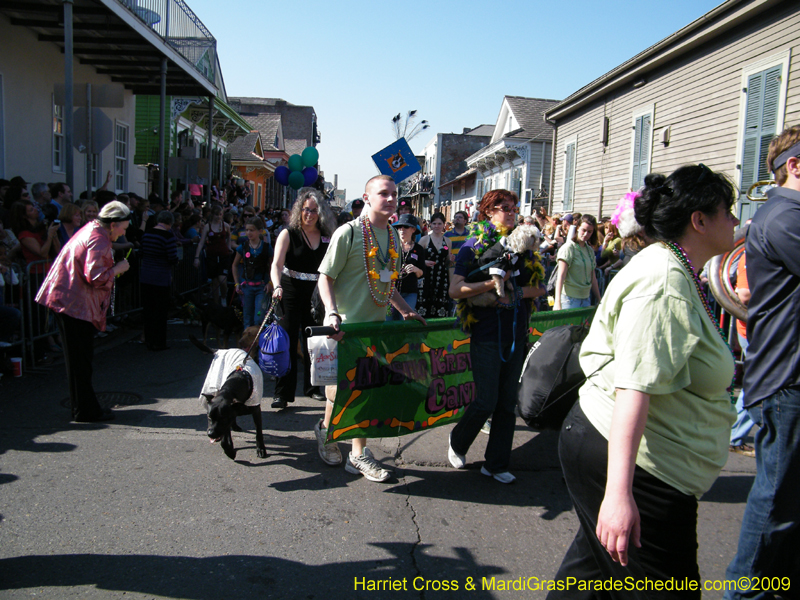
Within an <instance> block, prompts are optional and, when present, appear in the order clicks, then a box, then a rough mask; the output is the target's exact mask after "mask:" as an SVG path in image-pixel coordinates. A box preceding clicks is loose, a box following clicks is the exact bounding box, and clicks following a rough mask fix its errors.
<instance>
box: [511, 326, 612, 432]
mask: <svg viewBox="0 0 800 600" xmlns="http://www.w3.org/2000/svg"><path fill="white" fill-rule="evenodd" d="M588 333H589V327H588V326H587V325H561V326H559V327H553V328H551V329H548V330H547V331H545V332H544V334H542V337H540V338H539V339H538V341H537V342H536V343H535V344H534V345H533V347H532V348H531V349H530V351H529V352H528V356H527V357H526V358H525V363H524V364H523V366H522V374H521V375H520V379H519V381H520V387H519V397H518V409H519V414H520V416H521V417H522V419H523V420H524V421H525V422H526V423H527V424H528V426H530V427H532V428H533V429H536V430H539V431H542V430H545V429H555V430H557V429H559V428H560V427H561V424H562V423H563V422H564V418H565V417H566V416H567V413H568V412H569V411H570V409H571V408H572V406H573V405H574V404H575V402H576V401H577V400H578V390H579V389H580V387H581V385H582V384H583V382H584V381H586V379H587V377H586V376H585V375H584V374H583V370H582V369H581V365H580V363H579V362H578V355H579V354H580V350H581V344H582V343H583V340H584V339H585V338H586V336H587V335H588ZM609 362H610V361H609ZM606 364H608V363H606ZM603 366H605V365H603ZM601 368H602V367H601ZM596 372H597V371H595V373H596ZM592 375H594V373H592Z"/></svg>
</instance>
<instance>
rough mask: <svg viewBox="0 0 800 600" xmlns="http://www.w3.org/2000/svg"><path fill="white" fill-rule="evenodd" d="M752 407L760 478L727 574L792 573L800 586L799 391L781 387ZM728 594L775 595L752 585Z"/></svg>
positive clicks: (729, 598)
mask: <svg viewBox="0 0 800 600" xmlns="http://www.w3.org/2000/svg"><path fill="white" fill-rule="evenodd" d="M749 410H750V416H751V417H752V419H753V420H754V421H755V422H756V424H758V425H760V426H761V428H760V429H759V430H758V431H757V432H756V434H755V447H756V478H755V481H753V487H752V488H751V489H750V495H749V496H748V497H747V506H746V507H745V509H744V516H743V517H742V530H741V532H740V533H739V546H738V549H737V552H736V556H735V557H734V558H733V561H732V562H731V564H730V565H728V570H727V572H726V573H725V577H726V579H728V580H733V581H736V580H738V579H739V578H740V577H789V578H791V579H790V581H791V584H792V585H796V582H797V581H800V560H798V548H800V391H798V390H793V389H784V390H781V391H779V392H777V393H776V394H773V395H772V396H770V397H768V398H766V399H765V400H763V401H762V402H761V403H760V404H757V405H755V406H752V407H751V408H750V409H749ZM773 589H774V588H773ZM778 593H779V594H780V592H778ZM793 593H794V592H793ZM725 598H726V599H727V600H738V599H740V598H774V595H773V594H772V593H771V592H764V591H761V590H755V591H754V590H752V589H750V590H747V591H738V590H737V591H728V592H725Z"/></svg>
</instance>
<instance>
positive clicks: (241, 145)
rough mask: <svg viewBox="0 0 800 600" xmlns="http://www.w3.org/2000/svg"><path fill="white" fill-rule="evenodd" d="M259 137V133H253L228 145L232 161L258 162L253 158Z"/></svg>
mask: <svg viewBox="0 0 800 600" xmlns="http://www.w3.org/2000/svg"><path fill="white" fill-rule="evenodd" d="M258 137H259V133H258V131H251V132H250V133H248V134H247V135H245V136H242V137H238V138H236V139H235V140H234V141H232V142H231V143H230V144H228V154H230V155H231V160H258V158H256V157H255V156H253V152H254V151H255V149H256V142H257V141H258Z"/></svg>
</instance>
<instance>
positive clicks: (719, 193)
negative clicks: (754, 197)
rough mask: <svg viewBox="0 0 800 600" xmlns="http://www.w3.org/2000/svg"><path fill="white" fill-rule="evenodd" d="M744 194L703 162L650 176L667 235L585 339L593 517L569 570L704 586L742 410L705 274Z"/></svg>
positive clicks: (638, 208) (588, 508)
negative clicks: (712, 515)
mask: <svg viewBox="0 0 800 600" xmlns="http://www.w3.org/2000/svg"><path fill="white" fill-rule="evenodd" d="M733 202H734V187H733V186H732V185H731V183H730V182H729V181H728V180H727V179H726V178H725V176H724V175H721V174H719V173H714V172H712V171H711V170H710V169H708V168H707V167H705V166H703V165H696V166H687V167H682V168H680V169H678V170H677V171H675V172H674V173H672V174H671V175H670V176H669V177H664V176H663V175H648V176H647V177H646V178H645V188H644V189H643V190H642V193H641V196H640V197H639V198H637V199H636V200H635V203H634V210H635V215H636V220H637V221H638V222H639V223H640V224H641V225H642V226H643V227H644V233H645V235H646V236H647V238H648V239H652V240H654V241H655V242H654V243H653V244H651V245H650V246H648V247H647V248H645V249H643V250H642V251H641V252H639V253H638V254H637V255H636V256H635V257H634V258H633V259H632V260H631V262H630V263H629V264H628V265H627V266H626V268H625V269H623V270H622V271H620V272H619V274H618V275H617V276H616V277H615V278H614V280H613V281H612V282H611V283H610V284H609V286H608V289H607V290H606V294H605V296H604V297H603V300H602V302H601V303H600V306H599V307H598V309H597V314H596V315H595V317H594V321H593V323H592V327H591V330H590V332H589V335H588V337H587V338H586V340H585V341H584V342H583V346H582V348H581V354H580V361H581V367H582V368H583V371H584V372H585V373H587V374H593V375H591V376H590V377H589V378H588V380H587V382H586V383H585V384H584V385H583V387H582V388H581V390H580V400H579V402H577V403H576V404H575V406H574V407H573V409H572V411H571V412H570V414H569V415H568V416H567V418H566V419H565V421H564V425H563V427H562V429H561V436H560V439H559V456H560V458H561V465H562V468H563V471H564V478H565V481H566V483H567V488H568V489H569V493H570V496H571V498H572V501H573V504H574V505H575V511H576V513H577V515H578V519H579V521H580V530H579V531H578V533H577V535H576V536H575V540H574V541H573V543H572V546H571V547H570V548H569V550H568V551H567V554H566V556H565V557H564V560H563V562H562V564H561V568H560V569H559V571H558V573H557V575H556V578H557V579H561V580H563V579H566V578H567V577H575V578H576V579H577V580H578V581H589V580H592V581H598V580H601V579H602V580H609V579H619V580H620V581H621V580H623V579H624V578H625V577H632V578H633V579H635V580H637V581H643V580H645V579H646V578H647V579H649V580H668V579H671V580H673V581H675V582H676V584H678V583H680V585H679V586H678V587H677V588H676V591H674V592H664V593H663V594H659V595H658V597H659V598H678V597H680V598H700V595H701V592H700V586H699V579H700V574H699V570H698V566H697V500H698V498H700V496H702V495H703V494H704V493H705V492H706V491H707V490H708V489H709V488H710V487H711V485H712V484H713V482H714V480H715V479H716V478H717V476H718V474H719V471H720V469H721V468H722V466H723V465H724V464H725V462H726V460H727V458H728V443H729V437H730V427H731V423H733V419H734V416H735V411H734V410H733V407H732V405H731V396H730V393H729V391H728V388H729V386H730V385H731V378H732V377H733V372H734V363H733V357H732V355H731V351H730V348H729V347H728V345H727V343H726V341H725V339H724V335H723V333H722V331H721V330H720V328H719V325H718V323H717V322H716V320H715V319H714V316H713V313H712V312H711V310H710V309H709V307H708V302H707V300H706V298H705V295H704V294H703V291H702V288H701V286H700V282H699V279H698V275H699V272H700V270H701V269H702V268H703V265H704V264H705V263H706V262H707V261H708V260H709V259H710V258H711V257H713V256H715V255H717V254H721V253H723V252H726V251H729V250H731V249H732V248H733V231H734V228H735V227H736V225H737V224H738V221H737V219H736V217H734V216H733V215H732V214H731V206H732V204H733ZM686 581H690V582H695V583H693V584H691V585H696V586H697V590H696V591H687V584H686V583H683V582H686ZM605 594H606V596H607V597H609V598H626V599H628V598H645V597H652V594H651V592H650V591H641V592H635V591H619V592H614V591H608V592H605ZM549 597H550V598H556V597H564V598H572V597H574V590H573V591H572V592H564V593H560V592H553V593H551V594H550V596H549Z"/></svg>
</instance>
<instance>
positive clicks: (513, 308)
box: [447, 190, 545, 483]
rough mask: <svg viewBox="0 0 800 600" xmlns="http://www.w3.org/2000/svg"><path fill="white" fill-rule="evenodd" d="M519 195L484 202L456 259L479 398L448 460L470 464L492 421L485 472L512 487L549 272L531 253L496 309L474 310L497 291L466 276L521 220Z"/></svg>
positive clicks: (495, 195)
mask: <svg viewBox="0 0 800 600" xmlns="http://www.w3.org/2000/svg"><path fill="white" fill-rule="evenodd" d="M518 201H519V200H518V198H517V195H516V194H515V193H513V192H510V191H508V190H491V191H490V192H487V193H486V194H485V195H484V196H483V198H482V199H481V202H480V204H479V207H478V210H479V213H480V222H479V223H476V224H475V225H474V226H473V229H472V230H471V232H470V233H471V234H472V237H470V238H468V239H467V240H466V241H465V242H464V245H463V246H461V249H460V250H459V251H458V255H457V256H456V266H455V271H454V273H453V281H452V283H451V284H450V295H451V296H452V297H453V298H455V299H456V300H458V309H457V313H458V317H459V321H460V323H461V327H462V329H464V330H465V331H469V333H470V339H471V343H470V350H469V353H470V357H471V358H472V377H473V379H474V380H475V388H476V392H475V398H474V399H473V401H472V402H471V403H470V404H469V405H468V406H467V409H466V411H465V412H464V416H463V417H461V420H460V421H459V422H458V423H457V424H456V426H455V428H454V429H453V431H452V432H451V433H450V445H449V447H448V451H447V458H448V460H449V461H450V464H451V465H452V466H453V467H454V468H456V469H463V468H464V466H465V465H466V454H467V452H468V451H469V448H470V446H471V445H472V442H474V441H475V438H476V437H477V436H478V433H479V432H480V431H481V428H482V427H483V426H484V424H485V423H486V420H487V419H488V418H490V417H491V419H492V426H491V430H490V433H489V443H488V445H487V446H486V452H485V454H484V457H485V459H486V460H485V462H484V463H483V466H482V467H481V473H482V474H483V475H486V476H487V477H493V478H494V479H495V480H496V481H499V482H500V483H512V482H513V481H514V480H515V479H516V478H515V477H514V475H512V474H511V473H510V472H509V470H508V469H509V463H510V461H511V446H512V444H513V441H514V426H515V423H516V420H517V417H516V414H515V412H514V410H515V408H516V405H517V385H518V383H517V382H518V381H519V376H520V373H521V372H522V363H523V361H524V360H525V336H526V332H527V330H528V319H529V316H530V310H531V306H530V304H531V303H530V302H529V300H530V299H532V298H536V297H539V296H542V295H544V293H545V290H544V287H542V286H540V285H539V284H540V282H541V280H542V277H543V276H544V270H543V269H542V267H541V264H539V261H538V260H537V256H536V255H530V256H528V257H527V259H526V260H525V261H523V262H525V263H526V264H528V265H533V269H532V270H531V269H529V267H528V266H525V267H523V268H521V269H520V274H519V275H517V276H515V277H513V278H512V277H511V272H510V271H509V273H508V275H507V276H506V280H507V281H508V280H509V279H510V280H511V281H512V285H513V289H514V291H513V293H512V292H510V291H509V292H508V293H507V294H506V297H505V298H502V299H500V298H498V300H497V302H496V304H495V305H494V306H488V307H482V306H472V305H470V303H469V302H468V299H469V298H472V297H473V296H478V295H480V294H483V293H486V292H492V293H494V282H493V281H492V280H491V279H490V280H487V281H481V282H476V283H467V281H466V279H467V276H468V275H469V274H470V273H471V272H472V271H473V270H474V269H475V268H476V260H477V259H478V258H479V257H480V256H481V255H482V254H483V252H485V251H486V250H487V249H489V248H491V247H492V246H494V244H496V243H497V242H498V241H500V239H501V238H502V237H504V236H506V235H508V234H509V233H510V232H511V230H512V229H513V228H514V223H515V221H516V216H517V202H518Z"/></svg>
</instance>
